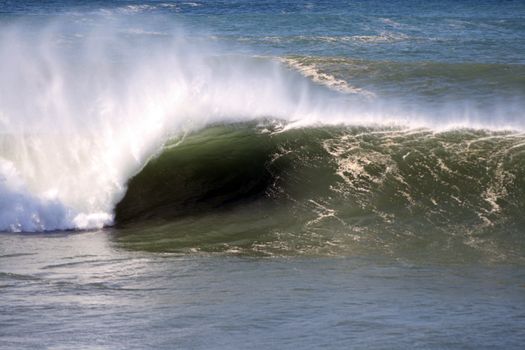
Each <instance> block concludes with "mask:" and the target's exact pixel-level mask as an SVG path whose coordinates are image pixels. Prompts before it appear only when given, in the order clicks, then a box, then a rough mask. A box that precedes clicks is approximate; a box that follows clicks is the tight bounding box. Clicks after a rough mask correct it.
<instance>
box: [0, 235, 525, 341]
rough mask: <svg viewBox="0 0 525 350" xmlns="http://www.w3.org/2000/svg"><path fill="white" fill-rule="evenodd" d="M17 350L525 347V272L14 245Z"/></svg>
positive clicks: (80, 238) (4, 321)
mask: <svg viewBox="0 0 525 350" xmlns="http://www.w3.org/2000/svg"><path fill="white" fill-rule="evenodd" d="M0 266H1V270H2V272H1V274H0V288H1V289H0V290H1V291H2V299H1V301H0V310H1V312H0V325H1V327H0V337H1V339H2V343H1V345H0V347H2V348H12V349H70V348H84V349H143V348H155V349H159V348H162V349H173V348H185V349H188V348H191V349H209V348H224V349H231V348H243V349H246V348H249V349H251V348H279V349H297V348H305V349H316V348H358V349H370V348H374V349H406V348H428V349H443V348H455V349H493V348H501V347H503V348H515V349H518V348H520V347H521V345H522V344H523V341H524V337H525V334H524V331H523V324H524V322H525V311H524V310H525V285H524V284H523V281H524V278H525V276H524V272H523V268H522V267H519V266H508V265H486V264H479V263H478V264H474V263H466V264H465V263H463V264H429V263H427V262H425V261H424V260H420V261H403V259H392V258H386V257H384V256H383V257H382V256H366V257H339V258H327V257H299V256H295V257H288V258H285V257H281V258H256V257H248V256H232V255H223V254H219V255H217V254H209V255H206V254H198V255H196V254H168V253H164V254H154V253H144V252H140V251H131V250H127V249H123V248H122V246H121V243H120V242H119V241H118V240H115V236H114V234H112V233H108V232H91V233H83V234H59V235H57V234H53V235H48V236H45V237H44V236H31V235H29V236H20V235H7V236H3V237H2V247H1V251H0Z"/></svg>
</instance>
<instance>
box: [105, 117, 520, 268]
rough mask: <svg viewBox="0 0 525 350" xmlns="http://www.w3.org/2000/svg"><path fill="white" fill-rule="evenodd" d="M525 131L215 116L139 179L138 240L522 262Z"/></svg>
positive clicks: (134, 223) (269, 251) (121, 238)
mask: <svg viewBox="0 0 525 350" xmlns="http://www.w3.org/2000/svg"><path fill="white" fill-rule="evenodd" d="M524 175H525V136H522V135H516V134H509V133H495V132H486V131H472V130H457V131H448V132H443V133H435V132H432V131H428V130H411V131H406V130H398V129H371V128H347V127H318V128H305V129H291V130H278V127H275V126H272V125H271V123H264V125H263V124H260V125H255V124H240V125H226V126H215V127H210V128H207V129H205V130H203V131H201V132H198V133H196V134H193V135H190V136H188V137H187V138H185V139H184V140H182V141H180V140H179V141H172V142H171V143H168V144H167V145H166V146H165V148H164V149H163V151H162V152H161V153H160V154H159V155H158V156H157V157H156V158H154V159H152V160H150V162H149V163H148V164H147V165H146V166H145V167H144V169H143V170H142V171H141V172H140V173H139V174H137V175H136V176H135V177H134V178H132V179H131V180H130V182H129V184H128V186H129V187H128V191H127V194H126V195H125V197H124V198H123V199H122V201H121V202H120V203H119V204H118V206H117V208H116V222H117V225H116V231H115V232H116V233H115V239H116V240H117V242H119V243H120V244H123V245H124V246H126V247H129V248H131V249H146V250H155V251H193V250H198V251H207V252H213V251H226V252H232V253H242V254H263V255H275V254H277V255H298V254H314V255H348V254H365V253H366V254H369V253H380V254H389V255H390V254H392V255H399V256H401V257H403V256H406V257H412V258H417V257H421V258H422V259H432V258H435V259H438V260H441V259H444V260H443V261H445V260H446V261H458V260H461V261H462V260H465V259H466V260H471V259H488V260H490V261H492V260H496V261H500V260H509V259H510V260H516V259H518V260H521V259H523V253H524V252H525V245H524V239H523V234H522V233H523V231H524V229H525V219H524V217H523V213H524V209H525V207H524V205H525V191H524V190H525V176H524Z"/></svg>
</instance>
